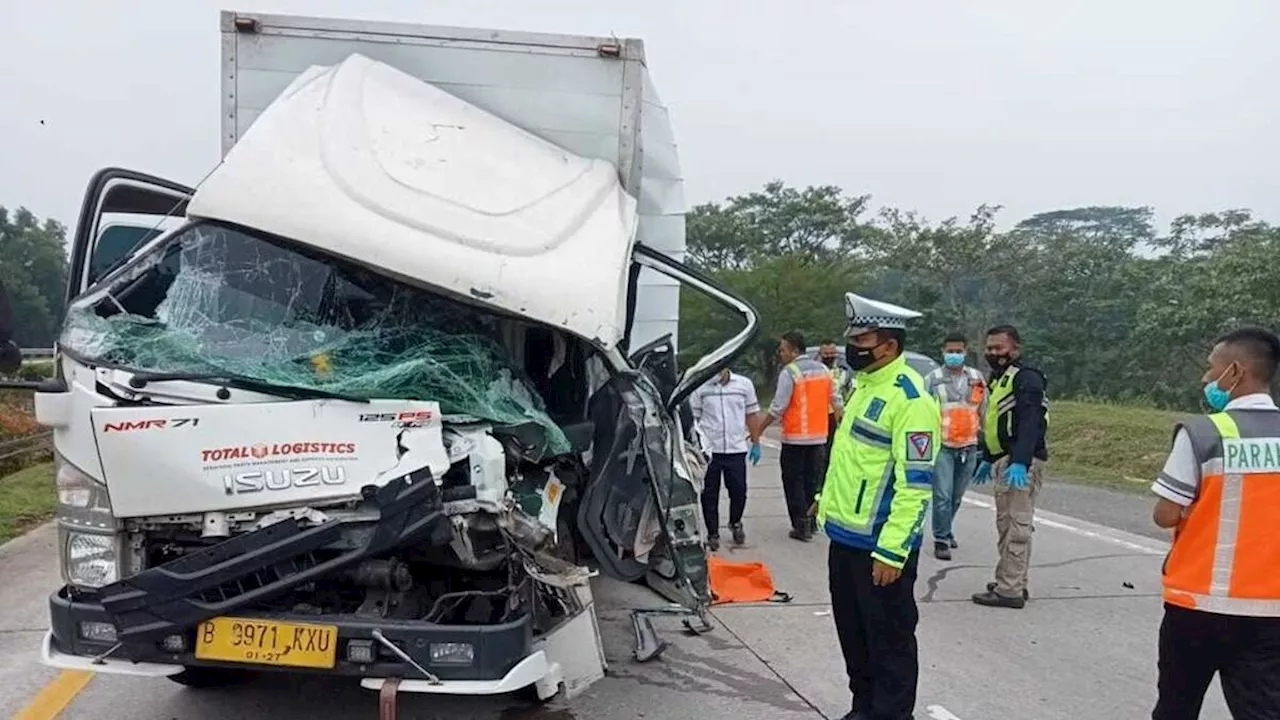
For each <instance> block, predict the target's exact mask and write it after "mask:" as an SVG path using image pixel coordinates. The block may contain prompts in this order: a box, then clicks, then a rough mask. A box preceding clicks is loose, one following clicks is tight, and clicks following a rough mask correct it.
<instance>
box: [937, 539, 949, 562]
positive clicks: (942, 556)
mask: <svg viewBox="0 0 1280 720" xmlns="http://www.w3.org/2000/svg"><path fill="white" fill-rule="evenodd" d="M933 556H934V557H936V558H938V559H939V560H950V559H951V547H950V546H948V545H947V543H945V542H935V543H934V544H933Z"/></svg>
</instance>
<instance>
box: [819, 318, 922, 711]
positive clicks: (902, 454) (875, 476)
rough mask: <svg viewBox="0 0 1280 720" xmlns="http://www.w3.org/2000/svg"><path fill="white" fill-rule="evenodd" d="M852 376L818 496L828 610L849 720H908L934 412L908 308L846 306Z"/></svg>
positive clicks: (913, 693) (914, 676) (913, 694)
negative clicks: (826, 541)
mask: <svg viewBox="0 0 1280 720" xmlns="http://www.w3.org/2000/svg"><path fill="white" fill-rule="evenodd" d="M845 314H846V315H847V316H848V318H849V329H848V331H847V332H846V335H847V340H846V347H845V354H846V357H847V358H848V362H849V367H850V368H851V369H852V370H853V371H854V372H855V373H856V374H857V377H856V380H855V384H856V389H855V390H854V392H853V395H852V397H851V398H850V400H849V404H848V405H847V406H846V407H845V413H844V417H843V419H842V421H841V423H840V429H839V431H838V432H837V433H836V437H835V441H834V443H833V445H832V455H831V464H830V467H829V468H828V470H827V477H826V481H825V483H824V485H823V488H822V491H821V492H820V493H819V494H818V498H817V503H816V510H817V515H818V524H819V525H820V526H821V528H822V530H823V531H824V532H825V533H826V534H827V537H829V538H830V539H831V544H830V550H829V553H830V554H829V557H828V561H827V563H828V573H829V582H830V589H831V610H832V614H833V615H834V619H835V623H836V632H837V634H838V635H839V638H840V651H841V653H842V654H843V655H844V662H845V669H846V671H847V672H848V674H849V689H850V690H851V691H852V693H853V709H852V710H851V711H850V712H849V714H848V715H846V716H845V720H854V719H856V718H862V719H864V720H907V719H908V718H910V717H911V713H912V710H913V709H914V708H915V704H916V681H917V678H918V675H919V663H918V660H917V649H916V623H917V621H918V620H919V613H918V611H917V609H916V601H915V595H914V586H915V581H916V567H917V564H918V562H919V557H920V552H919V550H920V538H921V528H922V527H923V525H924V521H925V514H926V513H927V512H928V510H929V501H930V499H931V498H932V496H933V463H934V460H935V458H936V454H937V446H938V442H939V436H940V433H941V427H940V420H939V415H938V405H937V403H936V402H935V401H934V399H933V397H932V396H930V395H929V393H928V392H926V391H925V386H924V380H923V379H922V378H921V377H920V375H919V374H917V373H916V371H915V370H912V369H911V367H910V366H909V365H907V362H906V358H905V357H904V356H903V342H904V340H905V338H906V321H907V320H908V319H911V318H917V317H920V313H917V312H915V311H912V310H908V309H906V308H902V307H898V306H897V305H891V304H889V303H885V302H877V301H875V300H868V299H867V298H863V297H860V296H858V295H855V294H853V293H847V294H846V295H845Z"/></svg>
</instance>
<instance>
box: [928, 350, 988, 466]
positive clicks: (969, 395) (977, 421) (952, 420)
mask: <svg viewBox="0 0 1280 720" xmlns="http://www.w3.org/2000/svg"><path fill="white" fill-rule="evenodd" d="M939 372H941V373H942V381H941V382H939V383H938V384H937V385H935V386H934V389H933V392H934V395H936V396H937V398H938V407H939V409H940V410H941V411H942V444H943V445H945V446H946V447H950V448H967V447H973V446H974V445H977V444H978V431H979V429H980V426H981V420H982V416H981V415H980V408H981V407H982V400H983V398H985V397H986V395H987V384H986V381H985V380H984V379H983V377H982V376H981V375H979V374H977V373H976V372H973V371H971V370H970V369H969V368H965V369H964V374H965V377H966V378H967V379H968V380H969V391H968V392H966V393H964V394H963V395H959V396H958V397H957V396H956V393H955V392H953V389H952V387H951V380H950V378H949V377H948V375H949V374H950V371H949V370H947V369H946V368H943V369H941V370H939Z"/></svg>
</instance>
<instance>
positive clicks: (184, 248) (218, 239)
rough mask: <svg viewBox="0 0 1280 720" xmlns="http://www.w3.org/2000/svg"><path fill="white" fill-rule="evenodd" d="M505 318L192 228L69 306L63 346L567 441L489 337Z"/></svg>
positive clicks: (277, 244)
mask: <svg viewBox="0 0 1280 720" xmlns="http://www.w3.org/2000/svg"><path fill="white" fill-rule="evenodd" d="M501 322H502V321H501V320H500V319H499V318H497V317H496V316H494V315H491V314H486V313H484V312H482V311H479V310H477V309H474V308H472V307H470V306H467V305H464V304H462V303H459V302H456V301H452V300H449V299H447V298H444V297H442V296H440V295H436V294H433V293H431V292H428V291H426V290H423V289H421V288H417V287H414V286H412V285H410V284H407V283H404V282H398V281H396V280H393V279H391V278H388V277H386V276H384V275H381V274H378V273H375V272H372V271H370V270H368V269H366V268H364V267H361V266H358V265H356V264H354V263H350V262H346V261H344V260H341V259H339V258H335V257H332V256H328V255H325V254H322V253H317V252H315V251H313V250H310V249H308V248H304V247H301V246H297V245H294V244H292V243H289V242H286V241H283V240H280V239H277V238H273V237H269V236H265V235H260V234H256V233H253V232H251V231H246V230H240V229H235V228H231V227H227V226H223V225H220V224H215V223H208V222H204V223H196V224H193V225H189V226H187V227H186V228H185V229H183V230H182V231H180V232H178V233H176V234H175V235H174V236H173V238H172V239H171V240H169V241H167V242H162V243H160V244H159V245H158V246H156V247H154V248H152V249H151V250H150V251H149V252H147V253H146V254H145V255H143V256H140V257H138V258H136V259H135V260H133V261H132V262H130V263H129V264H128V265H127V266H126V267H124V268H122V269H121V270H119V271H117V272H115V273H113V274H112V275H111V277H109V278H108V279H107V281H106V282H105V283H103V284H102V285H99V286H98V287H97V288H94V289H93V290H91V291H89V292H88V293H87V294H85V295H83V296H82V297H81V298H79V299H78V300H76V301H75V302H74V303H73V304H72V305H71V307H70V308H68V313H67V320H66V322H65V324H64V326H63V335H62V337H61V340H60V345H61V347H62V348H63V349H65V350H66V351H68V352H70V353H73V354H74V355H76V356H79V357H80V358H81V359H83V360H84V361H86V362H89V363H91V364H97V365H103V366H108V367H118V368H124V369H128V370H132V371H145V372H155V373H165V374H170V373H182V374H185V373H191V374H201V375H226V376H230V377H239V378H246V379H251V380H256V381H260V382H266V383H270V384H272V385H282V386H290V387H298V388H314V389H317V390H323V391H327V392H332V393H340V394H342V395H346V396H354V397H359V398H369V399H374V398H383V399H414V400H433V401H436V402H439V403H440V405H441V411H442V412H443V413H445V414H446V415H462V416H470V417H472V418H477V419H481V420H485V421H489V422H492V423H495V424H498V425H518V424H527V423H530V422H532V423H535V424H537V425H540V426H542V427H543V428H544V429H545V430H546V435H547V442H548V448H547V449H548V450H550V451H552V452H553V453H558V452H566V451H568V449H569V443H568V441H567V439H566V438H565V435H564V433H563V432H562V431H561V429H560V428H559V427H558V426H557V425H556V424H555V422H554V421H552V420H551V418H550V417H549V416H548V414H547V412H546V408H545V405H544V404H543V402H542V399H541V398H540V397H539V396H538V395H537V393H536V391H535V390H534V389H533V386H532V385H531V384H530V382H529V381H528V379H527V378H525V377H524V375H523V373H522V372H521V370H520V369H519V368H518V367H517V366H516V365H515V363H514V362H513V361H512V360H511V359H510V356H509V354H508V353H507V352H506V351H505V350H504V348H503V346H502V345H501V344H500V343H499V342H498V340H497V338H500V337H501V330H502V328H501V327H500V324H501Z"/></svg>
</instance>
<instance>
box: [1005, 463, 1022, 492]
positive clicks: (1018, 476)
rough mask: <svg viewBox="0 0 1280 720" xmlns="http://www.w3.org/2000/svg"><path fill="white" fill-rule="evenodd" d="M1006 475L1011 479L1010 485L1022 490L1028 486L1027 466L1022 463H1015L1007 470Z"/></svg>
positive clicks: (1006, 477)
mask: <svg viewBox="0 0 1280 720" xmlns="http://www.w3.org/2000/svg"><path fill="white" fill-rule="evenodd" d="M1004 477H1005V479H1006V480H1008V481H1009V487H1011V488H1013V489H1014V490H1022V489H1023V488H1025V487H1026V486H1027V466H1026V465H1023V464H1022V463H1013V464H1012V465H1010V466H1009V469H1008V470H1006V471H1005V473H1004Z"/></svg>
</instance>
